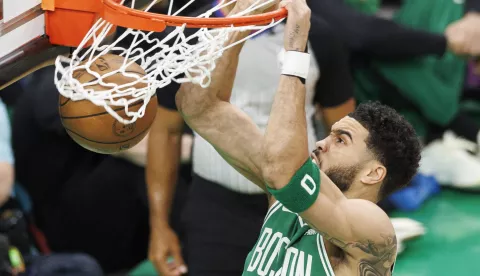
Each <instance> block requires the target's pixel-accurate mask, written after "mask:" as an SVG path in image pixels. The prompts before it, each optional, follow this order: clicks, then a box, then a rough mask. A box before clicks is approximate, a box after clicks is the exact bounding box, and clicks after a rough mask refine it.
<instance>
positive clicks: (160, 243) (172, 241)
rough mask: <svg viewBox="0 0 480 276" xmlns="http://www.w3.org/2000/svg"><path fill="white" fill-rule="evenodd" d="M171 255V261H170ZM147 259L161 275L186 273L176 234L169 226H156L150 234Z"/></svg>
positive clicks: (171, 275) (172, 275)
mask: <svg viewBox="0 0 480 276" xmlns="http://www.w3.org/2000/svg"><path fill="white" fill-rule="evenodd" d="M171 257H172V258H173V261H170V259H171ZM148 259H149V260H150V261H151V262H152V263H153V265H154V266H155V269H156V270H157V272H158V273H159V274H160V275H162V276H178V275H183V274H185V273H187V267H186V265H185V262H184V261H183V258H182V253H181V249H180V242H179V241H178V237H177V234H175V232H174V231H173V230H172V229H171V228H170V227H169V226H163V227H161V228H158V229H157V230H155V231H152V233H151V234H150V246H149V249H148Z"/></svg>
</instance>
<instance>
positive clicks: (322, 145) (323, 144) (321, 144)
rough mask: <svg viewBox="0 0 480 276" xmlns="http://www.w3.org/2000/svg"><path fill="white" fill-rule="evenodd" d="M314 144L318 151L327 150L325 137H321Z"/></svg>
mask: <svg viewBox="0 0 480 276" xmlns="http://www.w3.org/2000/svg"><path fill="white" fill-rule="evenodd" d="M315 146H316V147H317V150H318V151H320V152H326V151H327V139H323V140H320V141H318V142H317V143H315Z"/></svg>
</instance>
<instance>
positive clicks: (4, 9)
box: [0, 0, 70, 90]
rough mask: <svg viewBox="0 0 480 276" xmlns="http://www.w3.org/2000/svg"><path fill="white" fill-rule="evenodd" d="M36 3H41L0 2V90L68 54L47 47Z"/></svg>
mask: <svg viewBox="0 0 480 276" xmlns="http://www.w3.org/2000/svg"><path fill="white" fill-rule="evenodd" d="M40 4H41V0H0V90H1V89H2V88H4V87H5V86H7V85H9V84H11V83H13V82H15V81H17V80H18V79H20V78H22V77H23V76H25V75H28V74H29V73H31V72H33V71H35V70H37V69H39V68H42V67H44V66H46V65H49V64H53V62H54V61H55V58H56V57H57V56H58V55H59V54H64V53H68V52H69V51H70V48H68V47H61V46H52V45H51V44H50V42H49V40H48V38H47V36H46V35H45V14H44V11H43V10H42V9H41V8H40Z"/></svg>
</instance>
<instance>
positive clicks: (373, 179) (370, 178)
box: [360, 162, 387, 185]
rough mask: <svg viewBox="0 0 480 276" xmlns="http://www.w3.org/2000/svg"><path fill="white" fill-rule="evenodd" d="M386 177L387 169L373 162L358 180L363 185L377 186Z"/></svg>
mask: <svg viewBox="0 0 480 276" xmlns="http://www.w3.org/2000/svg"><path fill="white" fill-rule="evenodd" d="M386 175H387V168H385V167H384V166H383V165H381V164H379V163H378V162H375V163H374V164H371V165H370V166H367V169H366V171H365V173H364V174H362V177H361V178H360V181H361V182H362V183H363V184H368V185H372V184H377V183H380V182H382V181H383V179H385V176H386Z"/></svg>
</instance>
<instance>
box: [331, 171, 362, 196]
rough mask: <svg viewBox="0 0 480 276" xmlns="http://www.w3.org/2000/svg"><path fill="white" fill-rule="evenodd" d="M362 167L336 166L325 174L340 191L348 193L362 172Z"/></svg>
mask: <svg viewBox="0 0 480 276" xmlns="http://www.w3.org/2000/svg"><path fill="white" fill-rule="evenodd" d="M360 169H361V167H360V166H359V165H354V166H350V167H340V166H335V167H333V168H330V169H328V170H325V171H324V172H325V174H326V175H327V176H328V177H329V178H330V179H331V180H332V182H333V183H334V184H335V185H336V186H337V187H338V188H339V189H340V191H342V192H346V191H348V190H349V189H350V187H351V186H352V184H353V181H354V180H355V177H356V176H357V174H358V172H359V171H360Z"/></svg>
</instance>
